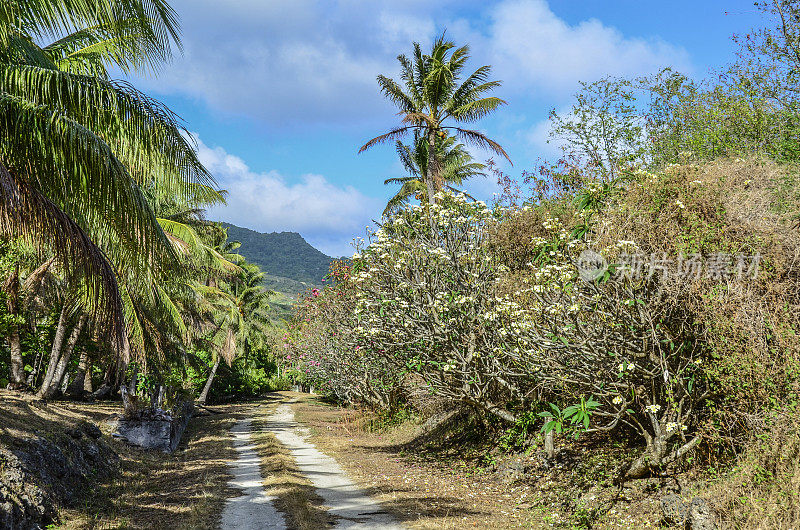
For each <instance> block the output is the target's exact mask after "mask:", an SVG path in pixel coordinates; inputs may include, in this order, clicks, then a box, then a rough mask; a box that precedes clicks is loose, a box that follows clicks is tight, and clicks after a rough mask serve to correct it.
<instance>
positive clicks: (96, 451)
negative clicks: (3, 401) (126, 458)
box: [0, 422, 119, 530]
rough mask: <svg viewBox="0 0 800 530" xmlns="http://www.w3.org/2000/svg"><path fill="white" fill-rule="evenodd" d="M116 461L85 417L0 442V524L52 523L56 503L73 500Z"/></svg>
mask: <svg viewBox="0 0 800 530" xmlns="http://www.w3.org/2000/svg"><path fill="white" fill-rule="evenodd" d="M118 464H119V457H118V455H117V454H116V453H115V452H114V451H113V450H112V449H111V447H110V446H109V445H108V444H107V443H106V442H105V441H104V440H103V435H102V433H101V432H100V429H99V428H98V427H97V426H96V425H94V424H91V423H88V422H84V423H81V424H79V425H77V426H71V427H68V428H65V429H63V430H61V431H57V432H53V431H50V432H47V433H37V434H36V435H35V436H32V437H29V438H25V439H22V440H19V441H18V443H16V444H15V445H14V446H8V445H0V528H4V529H9V530H34V529H37V530H38V529H41V528H45V527H47V526H48V525H50V524H53V523H55V522H57V517H58V508H59V507H70V506H73V505H75V504H76V503H77V502H79V501H80V499H81V498H83V496H84V495H86V494H87V493H88V492H89V491H90V488H91V486H92V485H93V483H95V482H96V481H98V480H100V479H103V478H105V477H108V476H110V474H112V473H114V472H115V471H116V469H117V467H118Z"/></svg>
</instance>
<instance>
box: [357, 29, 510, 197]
mask: <svg viewBox="0 0 800 530" xmlns="http://www.w3.org/2000/svg"><path fill="white" fill-rule="evenodd" d="M454 48H455V44H454V43H453V42H451V41H446V40H445V38H444V35H442V36H441V37H439V38H438V39H436V41H435V42H434V43H433V47H432V49H431V52H430V54H424V53H423V52H422V48H421V47H420V45H419V43H416V42H415V43H414V54H413V57H412V58H411V59H409V58H408V57H406V56H405V55H400V56H398V57H397V60H398V61H399V62H400V66H401V81H400V82H398V81H395V80H394V79H390V78H388V77H385V76H383V75H379V76H378V84H379V85H380V88H381V92H382V93H383V95H384V96H385V97H387V98H388V99H389V100H391V101H392V103H394V104H395V105H396V106H397V107H398V109H399V115H400V116H401V119H402V120H401V123H402V124H401V125H400V126H399V127H396V128H394V129H392V130H391V131H389V132H387V133H385V134H382V135H380V136H377V137H375V138H373V139H371V140H370V141H368V142H367V143H366V144H364V145H363V146H362V147H361V149H360V150H359V152H363V151H365V150H367V149H369V148H370V147H372V146H374V145H376V144H379V143H384V142H387V141H391V140H396V139H399V138H401V137H403V136H405V135H406V134H408V133H410V132H412V131H417V132H418V133H419V134H420V135H421V136H422V137H424V138H426V139H427V141H428V147H429V149H428V159H429V161H428V171H427V172H426V175H425V179H424V180H425V188H426V191H427V195H428V201H429V202H433V200H434V197H433V196H434V193H435V189H436V187H437V186H440V184H441V183H440V182H439V180H440V166H441V161H440V160H439V159H438V158H437V156H436V154H437V149H436V139H437V137H438V138H444V137H446V136H447V135H448V131H450V132H451V133H452V135H454V136H455V137H456V138H458V139H460V140H462V141H464V142H465V143H468V144H472V145H475V146H478V147H482V148H486V149H489V150H490V151H493V152H495V153H497V154H499V155H502V156H503V157H505V158H506V159H508V160H509V162H510V161H511V159H510V158H509V157H508V154H506V152H505V150H504V149H503V148H502V147H501V146H500V144H498V143H497V142H495V141H494V140H492V139H490V138H488V137H487V136H486V135H484V134H483V133H481V132H478V131H475V130H472V129H466V128H463V127H461V126H458V125H450V123H451V122H452V123H456V124H464V123H473V122H475V121H477V120H479V119H481V118H483V117H484V116H487V115H488V114H490V113H491V112H493V111H494V110H496V109H497V108H498V107H500V106H501V105H504V104H505V103H506V102H505V101H504V100H502V99H500V98H498V97H493V96H485V94H487V93H488V92H490V91H492V90H493V89H495V88H497V87H499V86H500V84H501V82H500V81H492V80H490V73H491V67H490V66H481V67H480V68H478V69H477V70H475V71H474V72H473V73H472V74H470V75H469V76H467V77H466V78H465V79H464V80H463V82H462V81H461V79H462V74H463V71H464V68H465V66H466V63H467V60H468V59H469V47H468V46H462V47H460V48H457V49H454Z"/></svg>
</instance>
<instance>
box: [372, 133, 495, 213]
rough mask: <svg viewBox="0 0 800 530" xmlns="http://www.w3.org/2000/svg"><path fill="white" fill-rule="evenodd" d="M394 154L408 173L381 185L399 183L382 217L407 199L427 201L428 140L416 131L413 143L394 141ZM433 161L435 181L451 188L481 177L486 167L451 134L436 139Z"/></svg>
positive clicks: (387, 180) (454, 189) (452, 189)
mask: <svg viewBox="0 0 800 530" xmlns="http://www.w3.org/2000/svg"><path fill="white" fill-rule="evenodd" d="M395 145H396V149H397V156H398V157H399V158H400V163H401V164H402V165H403V168H404V169H405V170H406V172H407V173H408V176H405V177H399V178H390V179H386V180H385V181H384V184H386V185H388V184H400V190H398V192H397V193H396V194H395V195H394V197H392V198H391V199H389V202H388V203H387V204H386V208H385V209H384V211H383V214H384V216H387V217H388V216H389V215H391V214H392V213H393V212H394V211H395V210H397V209H398V208H400V207H401V206H403V205H404V204H406V203H407V202H408V201H409V200H410V199H411V198H414V197H416V198H418V199H420V200H423V201H425V200H427V196H426V195H425V182H426V181H427V179H428V167H429V163H430V160H429V157H428V139H427V138H426V137H425V136H423V135H422V134H420V133H419V132H417V133H415V134H414V142H413V143H412V144H411V145H406V144H404V143H403V142H401V141H400V140H398V141H397V142H396V144H395ZM436 150H437V154H436V160H438V162H439V175H438V178H437V181H436V182H435V184H440V185H441V186H442V187H444V188H448V189H450V190H451V191H460V190H456V188H455V187H454V186H461V185H462V184H463V183H464V181H465V180H467V179H469V178H472V177H483V176H486V174H485V173H484V172H483V171H484V170H485V169H486V166H485V165H484V164H481V163H479V162H475V161H474V160H473V159H472V156H470V154H469V152H468V151H467V150H466V148H465V147H464V144H457V143H456V139H455V138H453V137H452V136H447V137H445V138H443V139H442V138H437V139H436Z"/></svg>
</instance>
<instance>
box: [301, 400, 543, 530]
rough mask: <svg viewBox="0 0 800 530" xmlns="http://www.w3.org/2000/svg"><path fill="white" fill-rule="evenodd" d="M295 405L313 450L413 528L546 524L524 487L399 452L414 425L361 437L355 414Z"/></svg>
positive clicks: (316, 405)
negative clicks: (332, 461)
mask: <svg viewBox="0 0 800 530" xmlns="http://www.w3.org/2000/svg"><path fill="white" fill-rule="evenodd" d="M293 408H294V410H295V414H296V417H297V420H298V421H301V422H303V423H305V424H306V425H308V426H309V428H310V429H311V432H312V441H313V442H314V443H315V444H316V445H317V447H319V448H320V450H322V451H324V452H326V453H328V454H330V455H331V456H333V457H334V458H336V460H337V461H338V462H339V463H340V465H342V467H344V468H345V470H346V471H347V472H348V475H349V476H350V477H351V478H352V479H353V480H354V481H355V482H356V484H358V485H359V486H360V487H362V488H364V489H365V490H366V491H367V492H368V493H369V494H370V495H373V496H375V497H376V498H377V499H378V500H380V501H381V502H382V505H383V508H384V509H385V510H386V511H388V512H389V513H391V514H392V515H393V516H394V517H395V518H396V519H397V520H398V521H401V522H403V524H405V525H406V526H408V527H410V528H436V529H447V528H465V527H466V528H539V527H541V526H542V525H543V523H544V521H543V520H542V518H541V516H540V515H541V514H540V513H536V512H535V511H532V510H531V504H530V500H529V498H530V495H531V494H530V492H528V491H527V488H525V487H522V486H514V485H508V484H502V483H498V482H497V481H496V480H495V479H494V478H492V477H488V476H482V475H477V474H475V473H474V472H472V470H469V469H459V468H457V467H451V466H450V465H449V464H448V463H446V462H435V461H431V460H429V459H427V458H425V457H424V456H422V455H415V454H411V453H406V452H404V451H403V450H402V449H401V448H400V447H401V446H402V444H404V443H405V442H408V441H409V440H410V439H411V438H412V437H413V436H414V434H415V429H414V428H413V427H409V426H406V427H404V428H399V429H394V430H391V431H389V432H386V433H370V432H365V431H364V430H363V429H361V428H360V427H359V421H360V419H359V413H358V412H356V411H352V410H348V409H341V408H338V407H333V406H330V405H327V404H325V403H323V402H321V401H319V400H317V399H315V398H313V397H309V396H307V395H303V396H302V397H300V398H299V401H298V402H297V403H296V404H294V405H293ZM544 526H549V525H547V524H544Z"/></svg>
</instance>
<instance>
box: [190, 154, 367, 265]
mask: <svg viewBox="0 0 800 530" xmlns="http://www.w3.org/2000/svg"><path fill="white" fill-rule="evenodd" d="M198 155H199V158H200V161H201V162H202V163H203V164H204V165H205V166H206V167H207V168H208V169H209V171H211V173H212V174H213V175H214V176H215V177H216V178H217V181H218V182H219V184H220V186H221V187H222V188H223V189H226V190H227V191H228V198H227V203H228V204H227V205H226V206H219V207H214V208H212V209H211V210H209V212H208V216H209V218H210V219H214V220H222V221H227V222H229V223H232V224H235V225H238V226H243V227H247V228H251V229H253V230H257V231H259V232H282V231H288V232H299V233H300V234H301V235H302V236H303V237H305V238H306V240H307V241H308V242H309V243H311V244H312V245H314V246H315V247H317V248H318V249H319V250H321V251H323V252H325V253H326V254H328V255H332V256H342V255H350V254H352V249H351V248H350V242H351V240H352V238H353V237H354V236H356V235H363V233H364V228H365V226H366V225H367V224H368V223H369V222H370V220H371V216H372V215H374V214H375V212H379V211H380V206H381V203H380V201H378V200H377V199H374V198H371V197H366V196H365V195H363V194H362V193H361V192H359V191H358V190H356V189H355V188H353V187H351V186H344V187H340V186H336V185H334V184H331V183H330V182H328V180H327V179H325V177H323V176H322V175H313V174H309V175H304V176H303V177H302V178H301V179H300V180H299V182H294V183H289V182H287V181H286V179H285V178H284V177H283V176H282V175H280V174H279V173H277V172H275V171H269V172H265V173H259V172H255V171H253V170H251V169H250V168H249V167H248V165H247V164H246V163H245V162H244V161H243V160H242V159H241V158H239V157H237V156H234V155H231V154H229V153H228V152H227V151H226V150H225V149H223V148H222V147H213V148H212V147H209V146H207V145H206V144H204V143H203V142H202V141H200V140H198Z"/></svg>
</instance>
